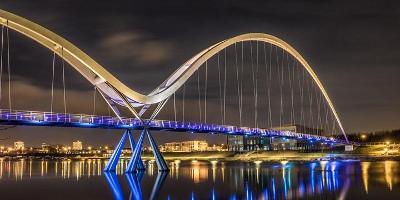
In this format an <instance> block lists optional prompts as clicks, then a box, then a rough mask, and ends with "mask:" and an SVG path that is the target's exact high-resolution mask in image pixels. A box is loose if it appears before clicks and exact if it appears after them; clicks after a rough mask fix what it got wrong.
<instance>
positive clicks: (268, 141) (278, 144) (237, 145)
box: [227, 124, 323, 151]
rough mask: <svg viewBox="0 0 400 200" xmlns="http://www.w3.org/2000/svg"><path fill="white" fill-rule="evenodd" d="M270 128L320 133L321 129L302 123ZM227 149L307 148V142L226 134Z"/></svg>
mask: <svg viewBox="0 0 400 200" xmlns="http://www.w3.org/2000/svg"><path fill="white" fill-rule="evenodd" d="M271 129H272V130H277V131H290V132H295V133H306V134H314V135H322V134H323V129H314V128H309V127H305V126H302V125H296V124H295V125H285V126H281V127H273V128H271ZM227 143H228V151H258V150H265V151H268V150H309V149H310V147H308V146H305V145H309V144H307V143H303V142H298V141H296V140H294V139H288V138H284V137H280V138H278V137H259V136H248V135H245V136H237V135H233V136H227Z"/></svg>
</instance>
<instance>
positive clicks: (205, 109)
mask: <svg viewBox="0 0 400 200" xmlns="http://www.w3.org/2000/svg"><path fill="white" fill-rule="evenodd" d="M205 73H206V77H205V79H206V80H205V83H204V84H205V86H204V123H207V83H208V62H207V60H206V71H205Z"/></svg>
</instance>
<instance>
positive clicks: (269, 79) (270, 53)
mask: <svg viewBox="0 0 400 200" xmlns="http://www.w3.org/2000/svg"><path fill="white" fill-rule="evenodd" d="M264 44H265V43H264ZM271 85H272V44H270V45H269V77H268V91H267V93H268V110H269V113H268V117H269V125H270V128H272V126H273V125H272V109H271Z"/></svg>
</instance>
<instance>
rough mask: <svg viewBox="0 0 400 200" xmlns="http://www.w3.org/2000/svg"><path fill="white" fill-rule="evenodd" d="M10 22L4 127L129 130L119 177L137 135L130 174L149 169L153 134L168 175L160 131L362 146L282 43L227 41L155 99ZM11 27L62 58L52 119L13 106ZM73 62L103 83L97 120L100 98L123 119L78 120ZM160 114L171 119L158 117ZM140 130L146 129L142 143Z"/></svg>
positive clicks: (55, 38)
mask: <svg viewBox="0 0 400 200" xmlns="http://www.w3.org/2000/svg"><path fill="white" fill-rule="evenodd" d="M0 24H1V52H0V57H1V58H0V64H1V70H0V85H1V86H0V94H2V93H1V92H2V91H3V87H4V85H6V84H5V83H3V81H4V80H2V79H1V77H2V74H3V73H5V72H6V71H5V69H7V75H8V79H6V80H8V85H6V86H8V90H7V91H8V99H6V98H4V96H1V97H0V103H2V104H1V105H2V106H4V105H8V109H5V108H4V107H2V109H1V110H0V124H2V125H29V126H57V127H80V128H110V129H124V130H125V133H124V134H123V135H122V137H121V140H120V142H119V143H118V145H117V146H116V148H115V150H114V153H113V155H112V156H111V158H110V160H109V162H108V164H107V166H106V168H105V169H104V170H105V171H115V168H116V165H117V163H118V160H119V157H120V154H121V151H122V148H123V147H124V145H125V142H126V140H127V139H128V138H129V142H130V145H131V148H132V150H133V151H132V157H131V159H130V161H129V164H128V166H127V168H126V172H127V173H132V172H136V171H137V170H141V169H144V165H143V163H142V161H141V152H142V146H143V141H144V137H145V135H147V137H148V139H149V142H150V145H151V147H152V151H153V153H154V156H155V158H156V162H157V167H158V170H159V171H168V170H169V169H168V166H167V164H166V162H165V160H164V158H163V157H162V155H161V153H160V151H159V149H158V146H157V144H156V142H155V140H154V138H153V136H152V135H151V133H150V131H152V130H154V131H172V132H189V133H210V134H225V135H228V136H229V135H240V136H245V137H247V136H255V137H285V138H292V139H296V140H299V141H306V142H309V143H314V142H315V143H326V144H330V145H343V144H353V143H351V142H349V141H348V140H347V136H346V133H345V130H344V128H343V125H342V123H341V121H340V119H339V115H338V113H337V112H336V109H335V107H334V105H333V102H332V101H331V99H330V97H329V96H328V93H327V91H326V90H325V88H324V86H323V84H322V82H321V81H320V80H319V78H318V76H317V75H316V73H315V72H314V71H313V69H312V68H311V66H310V65H309V63H308V62H307V61H306V60H305V59H304V58H303V57H302V56H301V55H300V53H299V52H297V51H296V50H295V49H294V48H293V47H292V46H290V45H289V44H288V43H286V42H285V41H283V40H281V39H279V38H277V37H275V36H272V35H269V34H265V33H247V34H242V35H238V36H236V37H232V38H229V39H226V40H223V41H221V42H218V43H216V44H214V45H212V46H210V47H209V48H206V49H204V50H203V51H200V53H198V54H196V55H195V56H193V57H192V58H190V59H189V60H187V61H186V62H185V63H184V64H183V65H181V66H180V67H179V68H178V69H177V70H176V71H175V72H174V73H172V75H170V76H169V77H168V78H167V79H166V80H165V81H163V82H162V83H161V84H160V85H159V86H158V87H156V88H155V89H154V90H153V91H152V92H150V93H149V94H141V93H139V92H137V91H135V90H133V89H131V88H130V87H128V86H126V85H125V84H124V83H122V82H121V81H120V80H118V79H117V78H116V77H114V76H113V75H112V74H111V73H110V72H108V71H107V70H106V69H105V68H104V67H103V66H101V65H100V64H98V63H97V62H96V61H95V60H93V59H92V58H91V57H89V56H88V55H87V54H85V53H84V52H83V51H81V50H80V49H79V48H78V47H76V46H75V45H73V44H72V43H70V42H68V41H67V40H65V39H64V38H62V37H61V36H59V35H57V34H55V33H53V32H51V31H50V30H48V29H46V28H44V27H42V26H40V25H38V24H36V23H34V22H31V21H29V20H27V19H24V18H22V17H20V16H17V15H15V14H12V13H9V12H7V11H4V10H0ZM9 29H11V30H14V31H16V32H18V33H19V34H22V35H23V36H26V37H27V38H30V39H32V40H34V41H36V42H37V43H39V44H40V45H41V46H43V47H45V48H47V49H49V50H50V51H51V52H52V53H53V62H52V77H51V99H50V102H49V105H50V106H49V107H50V108H49V110H50V112H40V111H38V112H37V111H17V110H16V109H15V108H13V107H12V95H11V88H12V87H11V84H12V81H11V75H10V74H11V64H10V35H9ZM57 59H60V60H61V61H62V85H63V105H64V106H63V110H64V112H60V113H56V112H54V109H55V106H54V104H55V103H54V102H55V101H54V96H55V92H54V90H55V83H54V80H55V69H56V60H57ZM64 61H65V62H66V64H68V65H69V66H70V67H72V68H73V69H74V70H75V71H76V72H78V73H79V74H80V75H81V76H83V77H84V78H85V79H86V80H87V81H88V82H89V83H90V84H91V85H92V86H94V103H93V104H94V105H93V107H94V109H93V113H95V107H96V101H95V100H96V95H97V93H98V94H99V96H101V99H102V100H103V101H104V102H105V103H106V105H107V107H108V108H109V109H110V110H111V111H112V113H113V114H114V116H110V115H111V114H109V115H108V116H106V115H104V114H101V115H95V114H93V115H85V114H68V113H69V111H67V106H66V105H67V101H66V99H67V98H66V89H65V88H66V87H65V85H66V83H65V82H66V81H65V79H66V77H65V68H64V66H65V64H64ZM3 67H4V70H3ZM213 70H215V71H213ZM230 87H232V88H230ZM56 89H57V88H56ZM6 102H7V104H6ZM121 109H127V110H128V111H129V115H130V116H129V117H124V116H122V114H121V113H122V112H121V111H122V110H121ZM163 111H164V113H163ZM71 113H72V112H71ZM158 116H162V117H160V118H163V119H166V120H158V119H157V117H158ZM251 121H252V122H251ZM229 124H231V125H229ZM284 124H300V125H302V126H304V127H306V126H307V127H310V130H311V129H313V130H318V131H316V132H313V131H309V132H307V131H303V132H302V133H299V132H297V131H295V132H293V131H285V130H284V129H282V127H283V126H284ZM261 127H262V128H261ZM273 127H279V129H274V128H273ZM131 130H141V133H140V136H139V138H138V141H137V143H135V141H134V138H133V135H132V132H131ZM322 130H324V132H323V133H324V134H323V133H322Z"/></svg>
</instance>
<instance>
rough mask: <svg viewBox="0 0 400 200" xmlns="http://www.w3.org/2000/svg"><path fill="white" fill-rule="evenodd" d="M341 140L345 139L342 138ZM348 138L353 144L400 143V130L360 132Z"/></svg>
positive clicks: (349, 135)
mask: <svg viewBox="0 0 400 200" xmlns="http://www.w3.org/2000/svg"><path fill="white" fill-rule="evenodd" d="M340 138H342V139H343V137H342V136H341V137H340ZM347 138H348V139H349V140H350V141H353V142H390V143H393V142H395V143H398V142H400V129H396V130H385V131H376V132H370V133H365V132H360V133H351V134H348V135H347Z"/></svg>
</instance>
